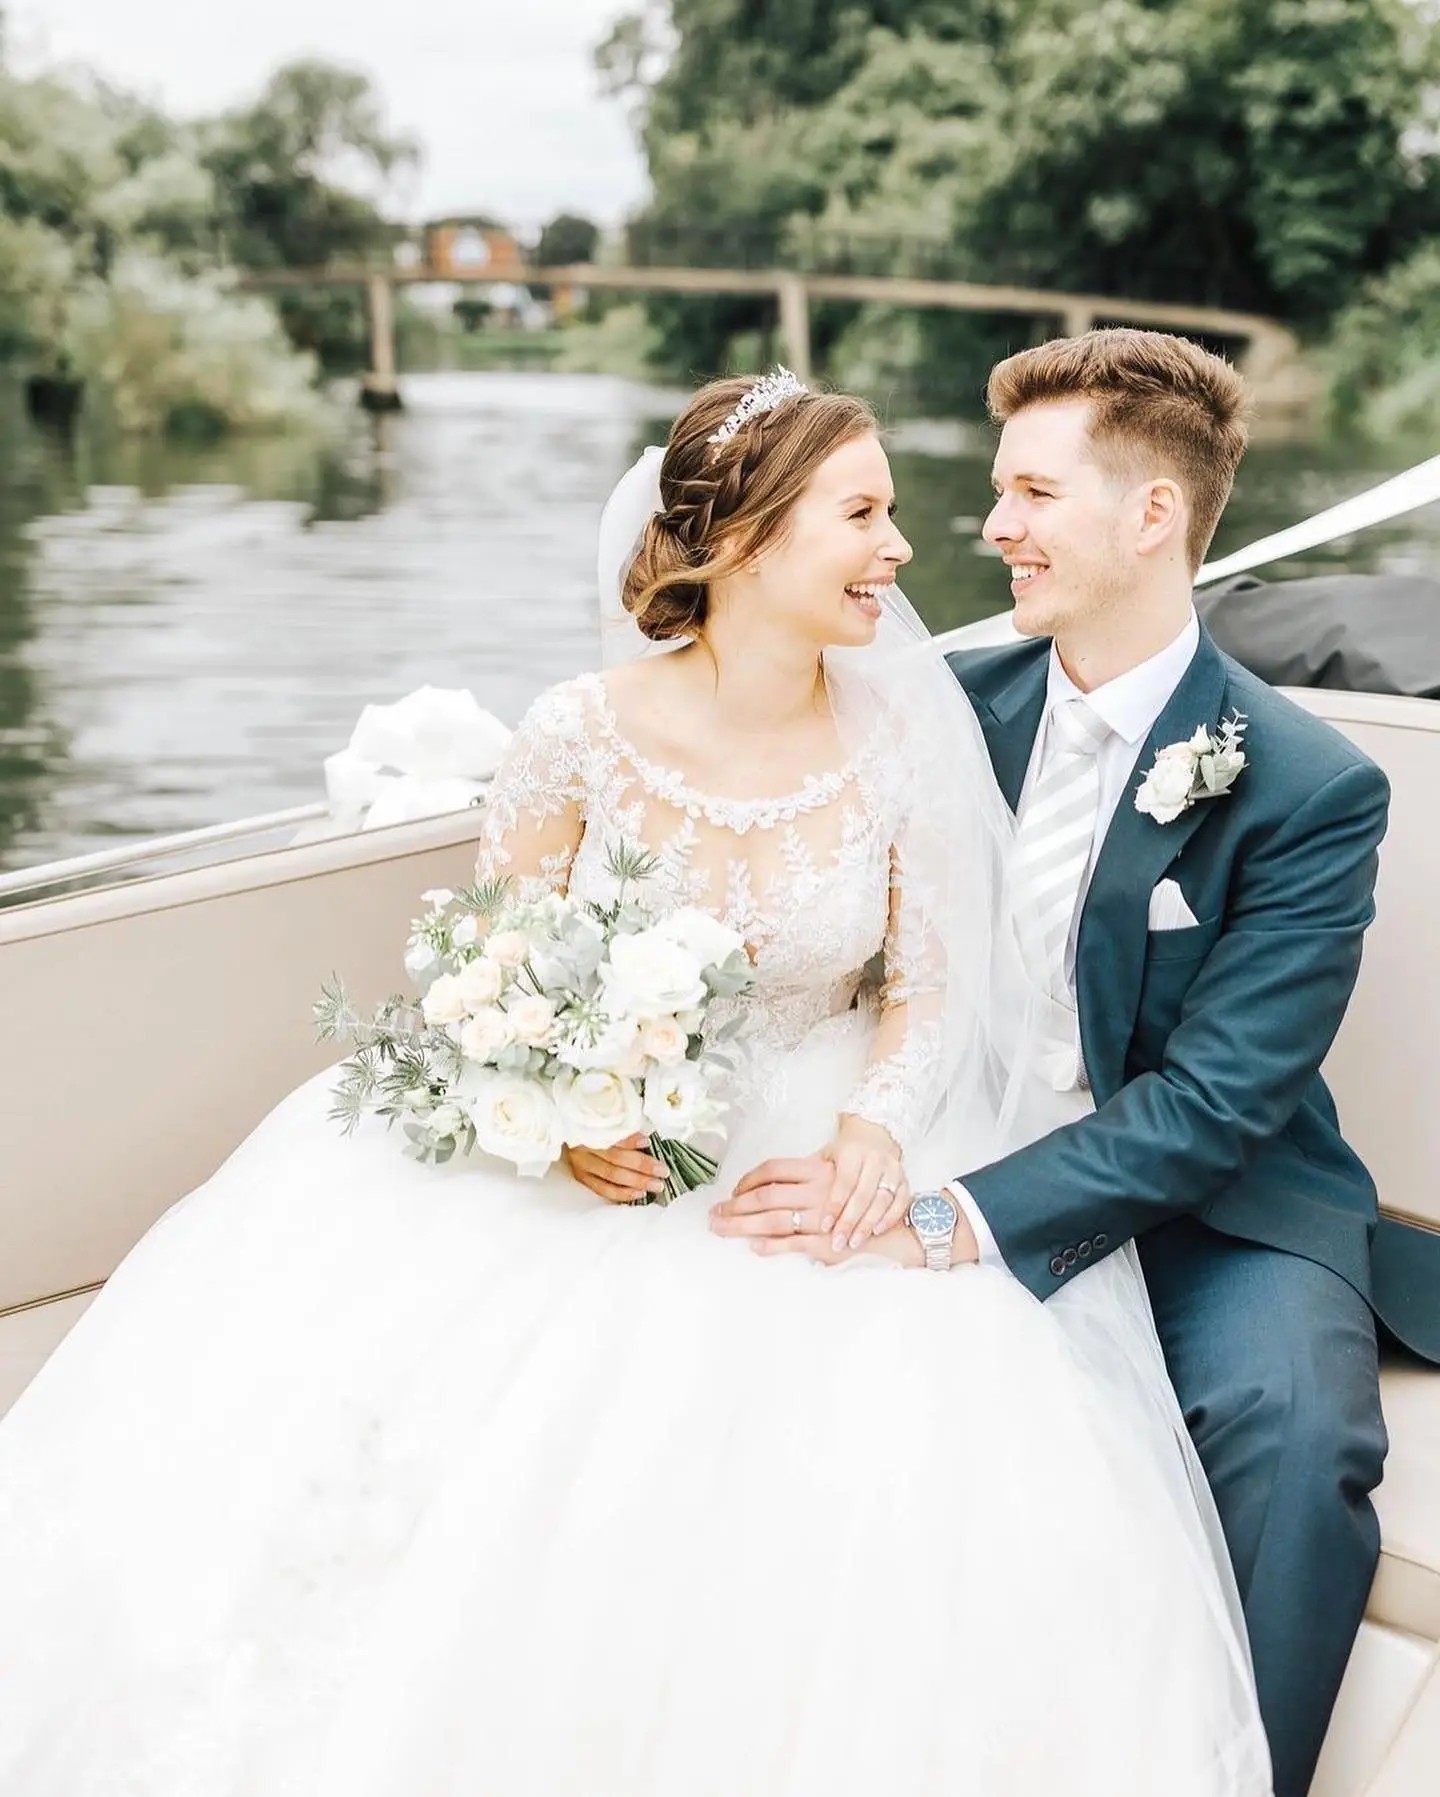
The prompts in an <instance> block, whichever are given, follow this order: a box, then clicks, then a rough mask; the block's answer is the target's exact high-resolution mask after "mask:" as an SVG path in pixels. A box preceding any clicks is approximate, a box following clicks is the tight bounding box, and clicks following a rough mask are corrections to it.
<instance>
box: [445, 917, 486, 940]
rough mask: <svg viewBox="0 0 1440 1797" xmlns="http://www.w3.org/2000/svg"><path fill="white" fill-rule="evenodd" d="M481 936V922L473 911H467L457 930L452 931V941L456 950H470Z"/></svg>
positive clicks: (456, 927)
mask: <svg viewBox="0 0 1440 1797" xmlns="http://www.w3.org/2000/svg"><path fill="white" fill-rule="evenodd" d="M479 934H480V920H479V919H478V918H477V917H476V915H475V913H474V912H473V911H467V912H466V913H465V915H464V917H462V918H461V919H460V921H459V923H457V924H456V926H455V928H454V929H453V930H451V932H450V940H451V941H452V942H453V943H454V944H455V946H456V948H469V946H470V944H471V943H472V942H473V941H474V940H475V938H476V937H477V936H478V935H479Z"/></svg>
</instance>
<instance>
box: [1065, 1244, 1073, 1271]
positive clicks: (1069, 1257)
mask: <svg viewBox="0 0 1440 1797" xmlns="http://www.w3.org/2000/svg"><path fill="white" fill-rule="evenodd" d="M1064 1260H1065V1265H1066V1266H1067V1267H1073V1266H1074V1265H1075V1250H1074V1249H1073V1248H1067V1249H1066V1250H1065V1254H1064Z"/></svg>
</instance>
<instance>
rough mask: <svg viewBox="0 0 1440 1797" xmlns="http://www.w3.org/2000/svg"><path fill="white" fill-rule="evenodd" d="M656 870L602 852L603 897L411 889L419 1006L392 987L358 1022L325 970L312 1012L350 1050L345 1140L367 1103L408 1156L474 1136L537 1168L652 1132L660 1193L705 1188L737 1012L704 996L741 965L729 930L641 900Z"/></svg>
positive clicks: (716, 993) (437, 1151) (481, 1145)
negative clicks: (606, 862)
mask: <svg viewBox="0 0 1440 1797" xmlns="http://www.w3.org/2000/svg"><path fill="white" fill-rule="evenodd" d="M656 865H657V864H656V863H655V861H654V860H653V858H652V857H650V856H647V855H644V854H641V853H638V852H635V851H631V850H628V849H623V848H622V849H617V850H615V851H612V854H611V859H610V871H611V873H612V875H613V876H614V878H615V880H616V882H617V888H618V891H617V896H616V898H615V901H614V902H613V903H612V904H609V905H603V906H602V905H595V904H587V903H584V902H582V901H580V900H577V899H573V898H570V897H567V896H562V895H560V894H558V893H551V894H547V895H546V896H545V897H543V898H538V899H530V900H525V899H521V898H517V897H515V896H514V895H513V893H512V889H511V885H510V883H509V882H508V881H503V880H501V881H494V882H492V883H489V884H487V885H482V886H473V887H470V888H468V889H467V890H465V891H463V892H458V893H456V892H451V891H448V890H443V889H442V890H439V891H434V892H427V893H424V894H422V900H423V902H424V903H425V904H426V905H427V906H428V909H427V911H426V912H425V914H424V915H423V916H421V917H419V918H417V919H416V920H415V921H414V923H413V924H412V925H411V933H410V939H409V942H408V944H407V946H406V953H405V967H406V971H407V972H408V973H409V974H410V975H411V977H412V978H413V979H414V980H415V981H416V982H417V984H419V985H420V986H421V987H422V991H421V994H420V997H419V1000H418V1003H417V1002H416V1001H415V1000H414V999H407V998H406V997H404V996H403V995H399V994H397V995H395V996H392V997H391V998H388V999H387V1000H386V1001H385V1002H384V1003H383V1004H381V1005H380V1006H378V1007H377V1008H376V1010H375V1011H374V1013H373V1015H372V1016H371V1018H370V1020H369V1021H368V1022H367V1021H364V1020H362V1018H361V1017H360V1015H359V1014H358V1013H357V1012H356V1010H355V1009H354V1007H353V1006H352V1005H351V1003H350V1000H349V998H348V996H347V994H346V991H345V988H344V986H343V985H342V984H341V983H340V981H339V980H338V979H336V980H332V981H331V982H330V984H329V985H327V986H325V987H324V988H323V989H322V997H321V999H320V1000H319V1002H318V1003H317V1004H316V1005H315V1007H314V1015H315V1022H316V1026H317V1030H318V1032H319V1034H320V1036H321V1038H322V1039H335V1038H344V1039H348V1040H350V1041H352V1042H353V1043H354V1045H355V1046H354V1051H353V1053H352V1054H351V1055H350V1056H349V1057H348V1058H347V1059H346V1060H345V1061H343V1062H342V1063H341V1066H340V1084H339V1085H338V1086H337V1088H336V1090H335V1105H334V1108H333V1109H332V1111H331V1113H330V1115H331V1117H332V1119H333V1120H335V1121H337V1122H339V1123H341V1124H342V1125H343V1126H344V1128H345V1130H346V1133H347V1134H348V1133H349V1132H350V1131H351V1130H353V1129H354V1128H355V1127H356V1126H357V1125H358V1124H359V1122H360V1119H361V1118H362V1117H363V1116H364V1115H365V1114H366V1113H367V1112H373V1113H374V1114H376V1115H378V1116H382V1117H384V1118H385V1119H386V1120H387V1122H388V1123H389V1124H390V1125H392V1126H393V1125H394V1124H395V1123H399V1124H400V1125H401V1127H402V1129H403V1131H404V1134H405V1136H406V1138H407V1144H408V1152H410V1153H411V1154H413V1155H414V1156H415V1157H416V1158H417V1159H419V1160H422V1161H431V1162H435V1163H437V1164H443V1163H444V1162H446V1161H448V1160H450V1159H451V1158H452V1157H453V1156H454V1155H456V1154H457V1153H458V1154H466V1153H469V1152H471V1151H472V1150H474V1149H477V1148H478V1149H479V1150H480V1151H481V1152H482V1153H485V1154H493V1155H498V1156H499V1157H500V1158H501V1159H502V1160H507V1161H510V1162H511V1163H513V1165H514V1166H515V1167H516V1168H517V1169H518V1171H519V1172H521V1173H523V1174H530V1175H534V1176H537V1177H538V1176H539V1175H540V1174H543V1173H544V1172H545V1171H546V1170H547V1169H548V1168H550V1167H551V1166H553V1165H554V1163H555V1162H556V1160H558V1159H559V1157H560V1153H561V1150H562V1149H563V1148H566V1147H571V1148H580V1147H585V1148H611V1147H613V1146H614V1145H615V1144H616V1143H617V1142H622V1141H624V1140H625V1139H626V1138H627V1137H629V1136H633V1135H635V1134H637V1133H647V1134H648V1135H649V1140H650V1150H651V1152H652V1153H653V1154H654V1155H655V1156H656V1158H657V1159H659V1160H660V1161H662V1162H663V1163H664V1165H665V1167H666V1169H667V1173H668V1177H667V1180H666V1184H665V1188H664V1190H663V1192H661V1193H660V1194H659V1195H658V1202H661V1203H669V1202H670V1200H671V1199H673V1198H675V1197H678V1196H679V1194H680V1193H681V1192H686V1191H693V1190H694V1189H695V1188H696V1187H697V1186H701V1185H706V1184H708V1183H709V1182H710V1181H711V1180H712V1179H713V1178H714V1176H715V1172H716V1168H717V1162H716V1160H715V1159H714V1158H713V1156H712V1155H711V1154H709V1153H707V1152H705V1150H704V1149H702V1148H701V1147H700V1146H698V1144H699V1142H701V1141H702V1140H711V1139H713V1143H714V1145H715V1146H719V1145H721V1144H723V1140H724V1132H723V1129H722V1128H721V1120H722V1118H723V1117H724V1114H725V1112H726V1110H727V1108H728V1107H727V1105H726V1103H725V1101H724V1099H723V1098H722V1097H721V1095H720V1089H721V1087H722V1085H723V1083H724V1081H725V1080H726V1079H727V1078H728V1077H729V1076H730V1075H732V1074H733V1073H734V1071H735V1057H734V1051H733V1048H732V1046H731V1044H732V1043H733V1039H734V1037H735V1034H736V1031H737V1028H738V1023H739V1019H738V1017H737V1016H735V1015H734V1014H733V1010H732V1015H731V1016H730V1017H729V1018H728V1019H720V1018H717V1017H716V1016H715V1015H713V1014H712V1007H713V1005H714V1003H715V1001H716V1000H717V999H731V998H734V997H736V996H738V995H739V994H740V993H741V992H743V991H744V990H745V989H746V987H747V986H749V984H750V982H751V978H752V972H751V967H750V961H749V957H748V956H747V955H746V952H745V945H744V942H743V941H742V939H741V938H740V937H739V936H738V935H737V934H736V932H735V931H734V930H731V929H728V928H726V926H725V925H724V924H721V923H719V922H718V921H717V920H716V919H715V918H713V917H711V916H709V915H708V914H707V913H705V912H703V911H699V910H695V909H691V908H682V909H679V910H674V911H670V912H668V913H666V914H665V915H664V916H656V915H655V914H654V913H653V912H652V911H651V910H650V909H648V908H647V907H646V906H645V904H644V903H643V902H642V901H641V899H640V898H639V897H638V896H636V893H635V889H636V888H637V887H639V886H640V885H641V884H642V883H643V882H644V880H645V879H647V878H648V876H649V875H650V874H651V873H653V872H654V871H655V868H656Z"/></svg>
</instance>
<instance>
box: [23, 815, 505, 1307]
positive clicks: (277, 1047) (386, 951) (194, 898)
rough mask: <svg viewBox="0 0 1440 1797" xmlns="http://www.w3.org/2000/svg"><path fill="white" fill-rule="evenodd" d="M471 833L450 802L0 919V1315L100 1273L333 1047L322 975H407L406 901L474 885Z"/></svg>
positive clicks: (363, 983) (373, 986)
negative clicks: (352, 832) (2, 1042)
mask: <svg viewBox="0 0 1440 1797" xmlns="http://www.w3.org/2000/svg"><path fill="white" fill-rule="evenodd" d="M475 836H476V820H475V816H474V814H473V813H468V812H460V813H452V814H451V815H449V816H446V817H437V818H429V819H426V820H424V821H422V822H418V823H410V824H401V825H397V826H395V827H393V828H391V829H382V830H375V831H372V832H367V833H366V834H364V835H361V836H350V837H345V838H343V839H334V840H326V841H321V842H314V843H307V844H304V845H302V846H297V847H291V848H286V849H279V850H275V851H272V852H271V853H268V854H263V855H254V856H248V857H246V858H245V859H243V860H241V861H232V862H229V863H227V864H224V865H219V866H208V867H203V868H197V869H194V870H192V871H188V872H185V873H179V874H172V875H166V876H163V877H160V878H156V879H151V880H143V881H136V882H134V883H132V884H129V885H125V886H117V887H110V888H107V889H104V890H99V891H93V892H86V893H81V894H77V895H75V896H74V897H70V898H62V899H55V900H52V901H50V902H49V903H42V904H36V905H28V906H22V907H20V908H18V909H15V910H11V911H7V912H3V913H0V990H3V992H4V994H5V1006H6V1014H7V1017H8V1018H9V1019H10V1020H11V1023H12V1026H13V1025H14V1023H15V1020H23V1023H24V1028H23V1035H24V1041H25V1049H26V1052H25V1054H24V1057H23V1059H20V1060H19V1062H18V1064H17V1065H14V1066H10V1067H7V1069H6V1075H5V1079H4V1082H3V1099H0V1102H3V1104H4V1106H5V1109H6V1112H7V1113H8V1115H7V1117H6V1127H5V1130H4V1140H5V1154H6V1178H5V1185H4V1189H3V1190H0V1242H3V1243H4V1252H3V1255H0V1313H3V1312H4V1311H6V1310H8V1309H11V1308H13V1307H15V1306H19V1305H22V1304H26V1303H30V1302H33V1301H34V1300H36V1299H40V1298H45V1297H49V1296H51V1295H53V1294H57V1293H63V1292H71V1291H76V1290H78V1289H80V1288H82V1287H84V1286H86V1285H89V1284H91V1283H93V1282H95V1281H97V1280H102V1279H104V1278H106V1277H107V1276H108V1274H109V1273H110V1272H111V1271H112V1269H113V1268H114V1267H115V1265H116V1264H117V1262H118V1261H119V1260H120V1259H121V1258H122V1257H123V1255H124V1254H125V1253H126V1252H127V1251H128V1250H129V1248H130V1247H131V1246H132V1245H133V1244H134V1243H135V1242H136V1241H137V1240H138V1239H139V1238H140V1236H141V1235H142V1234H143V1233H144V1232H145V1230H146V1229H148V1228H149V1226H150V1224H151V1223H153V1222H154V1221H155V1219H156V1218H157V1217H158V1216H159V1215H160V1214H161V1212H163V1211H164V1210H165V1209H167V1208H168V1206H169V1205H170V1204H171V1203H173V1202H174V1200H176V1199H177V1198H179V1197H181V1196H183V1195H184V1193H185V1192H187V1191H188V1190H189V1189H190V1188H191V1187H193V1186H195V1185H196V1184H198V1183H199V1182H200V1181H201V1180H203V1179H205V1178H206V1177H207V1176H208V1175H209V1174H210V1173H212V1172H213V1171H214V1170H215V1168H216V1167H217V1166H218V1165H219V1164H220V1162H221V1161H222V1160H223V1159H224V1157H225V1156H226V1155H227V1154H228V1153H229V1152H230V1150H231V1149H232V1148H234V1147H235V1146H236V1145H237V1143H239V1142H240V1141H241V1140H242V1139H243V1138H244V1136H245V1135H246V1133H247V1132H248V1131H249V1130H250V1129H251V1128H252V1127H253V1126H254V1125H255V1124H256V1123H257V1122H258V1121H259V1120H260V1118H261V1117H262V1116H263V1115H264V1114H265V1112H266V1111H267V1110H268V1109H269V1108H270V1106H271V1105H272V1104H274V1103H275V1102H276V1100H277V1099H279V1098H280V1097H281V1096H282V1095H283V1094H284V1093H285V1092H286V1091H288V1090H289V1089H290V1088H291V1087H292V1086H294V1085H296V1084H298V1083H299V1082H300V1081H301V1080H302V1079H304V1078H306V1077H308V1076H309V1075H310V1074H312V1073H314V1072H316V1071H317V1070H318V1069H319V1068H321V1067H323V1066H324V1065H325V1064H326V1063H327V1062H328V1061H331V1060H334V1059H336V1058H338V1056H337V1051H336V1049H335V1047H334V1046H333V1045H331V1044H323V1043H318V1042H316V1040H315V1035H314V1030H313V1028H312V1026H311V1022H310V1014H309V1007H310V1002H311V1000H312V999H313V998H314V997H316V996H317V995H318V993H319V990H320V982H321V981H322V980H323V979H325V978H328V977H329V976H330V975H331V974H332V973H335V972H339V973H341V974H343V975H344V976H345V978H346V982H347V984H348V985H349V986H350V987H351V990H352V991H354V992H355V994H356V996H357V997H359V998H361V999H365V1000H368V999H370V998H372V997H374V998H380V997H383V996H384V995H385V994H386V993H387V992H390V991H394V990H397V989H400V988H402V987H403V986H404V984H405V976H404V972H403V969H402V966H401V962H400V954H401V948H402V945H403V942H404V937H405V928H406V925H407V923H408V922H409V920H410V918H411V917H412V916H414V915H415V913H416V911H417V910H418V909H419V906H418V895H419V893H420V892H421V891H422V890H424V889H425V888H427V887H431V886H442V885H451V886H455V885H463V884H465V883H466V882H467V881H468V880H469V878H470V877H471V872H472V869H473V864H474V848H473V843H474V839H475Z"/></svg>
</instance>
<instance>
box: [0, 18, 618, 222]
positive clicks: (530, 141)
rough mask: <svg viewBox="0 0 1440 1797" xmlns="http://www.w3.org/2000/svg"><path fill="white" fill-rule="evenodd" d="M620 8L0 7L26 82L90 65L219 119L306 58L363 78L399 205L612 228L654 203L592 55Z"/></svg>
mask: <svg viewBox="0 0 1440 1797" xmlns="http://www.w3.org/2000/svg"><path fill="white" fill-rule="evenodd" d="M627 10H630V8H628V7H627V5H626V0H419V3H414V0H412V4H411V5H409V6H405V5H402V4H397V0H241V3H240V4H239V5H236V6H225V7H214V8H212V7H209V6H205V5H203V4H201V5H192V6H188V7H187V6H183V5H177V4H176V0H4V12H5V14H6V17H7V21H8V39H9V44H10V50H11V60H12V63H13V64H14V65H16V66H18V68H19V70H20V71H21V72H26V73H29V72H33V71H34V70H36V69H38V68H41V67H45V66H51V65H53V64H55V63H57V62H81V63H86V64H89V65H90V66H91V67H92V68H95V69H97V70H98V71H99V72H100V73H101V74H103V75H105V76H106V77H108V78H109V79H110V80H111V81H113V82H115V83H116V84H117V85H120V86H123V87H126V88H129V89H131V90H132V91H135V92H138V93H140V94H142V95H143V96H144V97H146V98H147V99H149V100H152V101H154V102H156V103H157V104H159V105H161V106H162V107H163V108H164V109H165V110H166V111H167V112H170V113H173V114H176V115H180V116H184V115H188V114H197V113H209V112H218V111H222V110H224V109H225V108H227V107H229V106H231V105H234V104H236V103H238V102H241V101H244V100H246V99H248V98H250V97H251V96H253V95H254V94H256V93H258V92H259V90H260V88H261V87H262V86H263V85H264V83H265V81H266V79H267V77H268V76H269V75H270V73H271V71H272V70H273V69H275V68H276V67H277V66H278V65H279V64H280V63H282V62H286V61H289V60H291V59H292V58H295V57H299V56H319V57H323V58H325V59H326V60H328V61H334V62H341V63H346V64H348V65H350V66H351V67H354V68H358V69H361V70H363V71H364V72H365V73H366V74H368V75H369V76H370V77H371V78H372V80H373V81H374V83H375V86H376V88H377V90H378V91H379V93H380V95H381V98H382V100H383V103H384V106H385V112H386V119H387V122H388V124H389V125H390V126H392V127H393V128H395V129H396V130H400V131H404V132H407V133H409V134H410V135H412V136H414V137H416V138H418V139H419V141H420V143H421V144H422V146H423V148H424V152H425V157H424V162H423V165H422V167H421V169H420V171H419V173H418V175H413V176H411V177H410V178H409V179H408V180H407V181H406V182H405V183H404V184H403V185H401V186H399V187H398V188H397V190H396V194H395V197H394V199H393V200H392V201H391V203H390V210H391V211H392V213H394V214H395V215H396V216H399V217H402V218H408V219H420V218H425V217H433V216H435V215H437V214H442V213H446V212H489V213H493V214H495V215H497V216H498V217H501V218H503V219H505V220H506V221H507V222H511V223H513V224H515V225H538V224H543V223H544V221H545V220H546V219H548V218H552V217H553V216H554V215H555V214H556V213H557V212H561V211H570V212H580V213H583V214H585V215H586V216H587V217H590V218H593V219H595V220H596V221H597V222H599V223H601V224H612V223H615V222H618V221H619V220H620V219H622V218H623V217H624V216H625V215H626V213H627V212H629V211H631V210H633V208H634V207H635V206H636V205H637V204H638V202H639V201H640V200H641V198H642V197H643V195H644V192H645V185H646V182H645V165H644V161H643V158H642V157H641V154H640V152H639V150H638V148H637V147H636V144H635V140H634V135H633V133H632V131H631V129H630V125H629V122H628V121H627V119H626V116H625V111H624V108H623V107H622V106H621V105H620V104H619V103H618V102H616V101H614V100H607V99H604V98H603V97H602V96H601V94H600V91H599V86H598V82H597V79H596V75H595V72H594V65H593V62H592V52H593V50H594V47H595V45H596V44H597V43H599V42H600V41H601V39H602V38H604V37H605V35H606V33H607V31H608V29H609V26H610V25H611V23H612V22H613V20H614V19H615V18H616V17H617V16H619V15H620V14H621V13H623V12H625V11H627Z"/></svg>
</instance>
